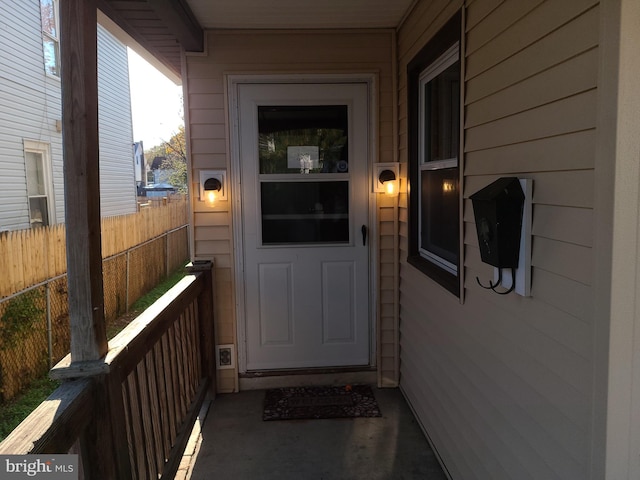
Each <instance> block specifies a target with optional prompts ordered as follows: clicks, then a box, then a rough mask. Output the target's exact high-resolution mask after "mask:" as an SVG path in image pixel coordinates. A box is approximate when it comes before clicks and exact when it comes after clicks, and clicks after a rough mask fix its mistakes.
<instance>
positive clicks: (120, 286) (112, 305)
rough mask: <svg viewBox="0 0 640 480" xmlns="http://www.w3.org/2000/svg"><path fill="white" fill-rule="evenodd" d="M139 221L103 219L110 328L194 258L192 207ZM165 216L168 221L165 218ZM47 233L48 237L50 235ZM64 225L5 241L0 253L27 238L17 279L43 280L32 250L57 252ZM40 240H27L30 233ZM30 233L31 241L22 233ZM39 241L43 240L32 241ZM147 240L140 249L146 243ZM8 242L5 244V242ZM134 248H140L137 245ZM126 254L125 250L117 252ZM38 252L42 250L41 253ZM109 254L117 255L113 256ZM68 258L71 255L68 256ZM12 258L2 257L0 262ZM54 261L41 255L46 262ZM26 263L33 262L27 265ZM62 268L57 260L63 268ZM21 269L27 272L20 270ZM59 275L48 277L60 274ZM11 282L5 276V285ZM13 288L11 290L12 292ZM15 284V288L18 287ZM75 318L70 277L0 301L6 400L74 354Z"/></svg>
mask: <svg viewBox="0 0 640 480" xmlns="http://www.w3.org/2000/svg"><path fill="white" fill-rule="evenodd" d="M167 207H168V208H166V210H165V209H164V208H157V209H153V210H152V209H147V210H144V211H142V212H140V213H138V214H134V215H127V216H124V217H113V218H107V219H104V220H103V228H105V227H106V231H107V234H106V235H104V236H103V252H104V253H105V254H106V255H104V256H105V257H106V258H104V259H103V263H102V265H103V285H104V305H105V319H106V321H107V324H109V323H111V322H113V321H114V320H116V319H117V318H118V317H120V316H121V315H123V314H124V313H126V312H127V311H128V309H129V307H131V305H132V304H133V303H134V302H135V301H136V300H137V299H138V298H140V297H141V296H142V295H144V294H145V293H147V292H148V291H149V290H151V289H152V288H153V287H155V286H156V285H157V284H158V283H160V281H162V280H163V279H164V278H165V277H166V276H167V275H168V274H169V273H171V272H173V271H175V270H176V269H178V268H179V267H181V266H182V265H184V262H185V261H186V260H187V259H188V257H189V241H188V228H187V225H185V220H186V205H185V203H184V202H182V204H181V206H179V205H177V204H169V205H167ZM163 211H164V215H160V213H161V212H163ZM45 230H49V231H48V232H45ZM60 231H61V229H60V226H56V227H53V228H51V229H37V230H30V231H26V232H12V234H10V235H6V234H4V235H3V236H0V248H2V246H3V245H4V246H5V247H7V246H8V247H7V250H5V252H7V251H15V252H17V251H18V250H20V249H18V248H17V246H16V245H17V243H18V242H17V240H19V239H26V240H27V241H26V242H25V244H24V247H23V248H22V249H21V250H20V251H21V252H22V257H21V258H22V260H23V263H24V265H21V266H22V268H21V269H18V268H17V267H16V271H18V270H19V271H20V275H17V274H16V275H14V277H13V278H14V279H20V282H23V283H27V281H26V279H30V280H29V282H31V281H34V280H36V279H38V278H40V277H41V276H43V274H42V272H38V271H37V268H35V267H33V260H31V261H29V258H30V257H29V256H28V255H27V254H26V252H27V251H31V250H32V249H33V248H34V245H40V246H42V245H52V244H56V243H57V239H59V238H62V239H63V240H62V242H63V244H64V230H63V229H62V235H60ZM32 232H33V233H34V235H27V234H28V233H32ZM23 233H24V234H23ZM33 239H36V240H33ZM142 239H145V240H144V241H142V242H140V240H142ZM3 242H4V243H3ZM132 242H139V243H137V244H134V243H132ZM119 248H124V250H123V251H117V250H118V249H119ZM35 251H39V250H38V249H37V248H35ZM109 255H110V256H109ZM52 256H55V257H56V258H58V257H60V258H64V256H65V255H64V248H63V250H62V254H61V255H52ZM3 257H4V258H6V255H5V254H4V253H0V258H3ZM48 257H50V256H37V255H36V256H35V258H37V259H40V260H44V259H46V258H48ZM25 259H26V261H25ZM61 264H62V262H61V261H59V260H56V261H51V262H50V263H49V265H50V266H56V267H55V268H56V269H58V268H59V266H60V265H61ZM19 266H20V265H19ZM56 269H53V267H52V269H51V270H49V271H57V270H56ZM4 278H5V277H4V276H2V275H0V282H2V280H3V279H4ZM8 284H9V283H8V282H7V283H6V284H5V285H8ZM15 284H16V283H15V282H14V283H13V285H15ZM69 341H70V332H69V314H68V301H67V278H66V274H65V273H64V270H62V274H58V275H57V276H55V277H53V278H46V279H45V280H43V281H40V282H39V283H37V284H35V285H31V286H29V287H28V288H26V289H25V290H22V291H20V292H17V293H13V294H10V295H8V296H5V297H4V298H0V401H7V400H10V399H11V398H13V397H15V396H16V395H17V394H18V393H20V392H21V391H22V389H23V388H24V387H26V386H27V385H29V384H30V383H31V382H32V381H33V380H34V379H36V378H38V377H41V376H42V375H44V374H46V372H47V371H48V370H49V368H51V366H52V365H53V364H54V363H55V362H57V361H58V360H60V359H61V358H62V357H64V356H65V355H66V354H67V353H68V352H69Z"/></svg>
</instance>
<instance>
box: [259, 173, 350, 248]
mask: <svg viewBox="0 0 640 480" xmlns="http://www.w3.org/2000/svg"><path fill="white" fill-rule="evenodd" d="M261 200H262V243H263V245H269V244H272V245H273V244H300V243H302V244H317V243H348V242H349V182H347V181H335V182H262V183H261Z"/></svg>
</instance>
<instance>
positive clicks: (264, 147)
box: [237, 84, 371, 370]
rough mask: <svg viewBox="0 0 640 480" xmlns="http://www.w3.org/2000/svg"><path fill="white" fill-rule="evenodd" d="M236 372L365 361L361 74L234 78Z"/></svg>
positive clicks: (364, 157) (364, 149)
mask: <svg viewBox="0 0 640 480" xmlns="http://www.w3.org/2000/svg"><path fill="white" fill-rule="evenodd" d="M237 95H238V115H239V129H238V131H239V158H240V170H241V190H242V221H243V225H242V229H243V243H244V245H243V255H244V259H243V260H244V261H243V265H244V280H245V285H244V288H245V292H244V298H245V335H246V338H245V341H246V368H247V370H271V369H290V368H306V367H335V366H352V365H368V364H369V363H370V352H369V348H370V343H371V341H370V319H369V247H368V245H369V238H368V215H369V214H368V181H367V178H368V175H367V164H368V124H369V122H368V100H367V99H368V93H367V85H366V84H239V85H238V91H237Z"/></svg>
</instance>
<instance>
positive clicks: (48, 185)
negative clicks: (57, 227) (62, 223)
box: [23, 139, 56, 227]
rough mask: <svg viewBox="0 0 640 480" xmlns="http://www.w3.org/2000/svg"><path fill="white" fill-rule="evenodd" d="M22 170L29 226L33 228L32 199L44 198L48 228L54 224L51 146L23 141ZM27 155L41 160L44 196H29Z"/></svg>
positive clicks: (32, 141) (33, 141)
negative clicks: (23, 172)
mask: <svg viewBox="0 0 640 480" xmlns="http://www.w3.org/2000/svg"><path fill="white" fill-rule="evenodd" d="M23 145H24V170H25V187H26V194H27V210H28V214H29V224H30V225H31V226H32V227H33V225H34V223H35V222H34V219H33V218H31V199H33V198H45V199H46V201H47V216H48V222H47V224H46V225H42V226H50V225H54V224H55V223H56V218H55V208H54V205H53V203H54V199H53V184H52V176H51V145H50V144H48V143H45V142H38V141H35V140H26V139H25V140H24V141H23ZM27 153H33V154H36V155H40V156H41V158H42V179H43V186H44V194H38V195H29V172H28V168H27Z"/></svg>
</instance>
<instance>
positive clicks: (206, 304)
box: [0, 262, 215, 480]
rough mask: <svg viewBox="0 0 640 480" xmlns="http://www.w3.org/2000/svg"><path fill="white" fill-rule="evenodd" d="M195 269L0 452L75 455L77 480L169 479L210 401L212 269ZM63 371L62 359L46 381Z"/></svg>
mask: <svg viewBox="0 0 640 480" xmlns="http://www.w3.org/2000/svg"><path fill="white" fill-rule="evenodd" d="M196 270H198V271H194V272H193V274H191V275H188V276H187V277H185V278H184V279H183V280H182V281H181V282H180V283H178V284H177V285H176V286H175V287H173V288H172V289H171V290H170V291H169V292H167V293H166V294H165V295H164V296H163V297H162V298H160V299H159V300H158V301H157V302H156V303H154V304H153V305H152V306H151V307H149V308H148V309H147V310H146V311H145V312H144V313H143V314H141V315H140V316H139V317H138V318H136V319H135V320H134V321H133V322H132V323H131V324H130V325H129V326H127V327H126V328H125V329H124V330H123V331H122V332H121V333H120V334H118V336H116V337H115V338H114V339H113V340H112V341H111V342H110V350H109V353H108V354H107V356H106V358H105V359H104V362H103V363H101V364H100V365H98V366H96V365H92V368H93V371H94V373H95V374H94V375H93V376H92V377H90V378H85V379H81V380H80V379H79V380H73V381H68V382H66V383H64V384H63V385H62V386H60V387H59V388H58V389H57V390H56V391H55V392H53V393H52V394H51V396H50V397H49V398H48V399H47V400H46V401H45V402H44V403H42V404H41V405H40V406H39V407H38V408H37V409H36V410H35V411H34V412H33V413H32V414H31V415H29V417H27V418H26V419H25V420H24V421H23V422H22V423H21V424H20V425H19V426H18V427H17V428H16V429H15V430H14V431H13V432H12V433H11V434H10V435H9V436H8V437H7V438H6V439H5V440H4V441H3V442H2V443H1V444H0V454H3V455H5V454H30V453H31V454H36V453H37V454H61V453H67V452H69V451H73V452H80V464H81V471H82V472H83V473H82V476H81V478H87V479H100V480H109V479H129V478H135V479H140V480H143V479H158V478H166V479H172V478H174V475H175V473H176V471H177V470H178V467H179V464H180V460H181V457H182V453H183V452H184V449H185V446H186V444H187V440H188V438H189V434H190V431H191V428H192V427H193V424H194V422H195V420H196V418H197V414H198V411H199V409H200V407H201V405H202V403H203V401H204V399H205V396H206V395H207V393H209V394H215V362H214V357H213V350H214V348H213V346H214V344H215V342H214V330H213V276H212V264H211V262H206V264H205V265H201V266H200V268H198V269H196ZM68 368H71V369H73V368H74V366H73V364H70V358H69V357H67V358H65V359H64V360H63V361H62V362H60V364H59V365H57V366H56V368H55V369H54V370H53V371H52V376H53V377H56V376H60V377H66V376H67V375H68V373H67V372H66V370H67V369H68ZM80 370H82V369H80ZM74 371H75V370H74Z"/></svg>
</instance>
